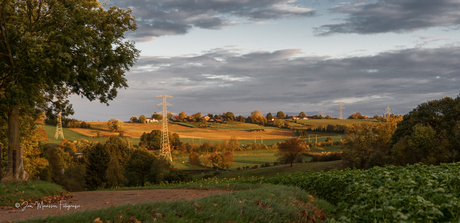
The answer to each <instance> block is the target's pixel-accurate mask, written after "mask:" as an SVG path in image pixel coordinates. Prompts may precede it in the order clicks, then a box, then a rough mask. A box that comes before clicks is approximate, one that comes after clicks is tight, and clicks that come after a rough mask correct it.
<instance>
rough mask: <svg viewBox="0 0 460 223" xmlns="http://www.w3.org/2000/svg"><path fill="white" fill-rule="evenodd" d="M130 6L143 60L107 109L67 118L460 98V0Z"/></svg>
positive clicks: (83, 105)
mask: <svg viewBox="0 0 460 223" xmlns="http://www.w3.org/2000/svg"><path fill="white" fill-rule="evenodd" d="M109 4H110V5H116V6H118V7H122V8H131V9H132V12H133V14H134V16H135V17H136V20H137V24H138V29H137V30H136V31H135V32H132V33H127V35H126V38H127V39H128V40H131V41H134V42H136V47H137V48H138V49H140V50H141V51H142V52H141V57H140V58H139V59H138V61H137V63H136V65H135V66H134V67H132V69H131V70H130V71H129V72H128V73H126V78H127V79H128V85H129V88H127V89H122V90H119V94H118V97H117V98H116V99H115V100H113V101H112V102H110V106H106V105H104V104H100V103H99V102H97V101H96V102H89V101H88V100H87V99H81V98H79V97H76V96H75V97H72V98H71V102H72V103H73V108H74V110H75V115H74V116H73V118H77V119H81V120H89V121H91V120H95V121H96V120H101V121H102V120H108V119H110V118H118V119H122V120H129V118H130V117H131V116H139V115H141V114H144V115H147V116H150V114H151V113H153V112H159V111H161V109H160V108H158V107H157V106H156V105H157V104H159V103H161V98H156V97H155V96H157V95H162V94H167V95H172V96H174V97H173V98H168V102H169V103H170V104H172V105H173V106H172V107H171V108H170V111H172V112H174V113H180V112H181V111H185V112H186V113H187V114H189V115H191V114H193V113H196V112H201V113H202V114H207V113H212V114H218V113H222V112H227V111H232V112H234V113H235V114H242V115H249V114H250V112H251V111H253V110H261V111H262V113H263V114H264V115H265V114H267V113H268V112H272V113H275V114H276V112H277V111H284V112H285V113H288V114H298V113H299V112H300V111H304V112H305V113H306V114H307V115H314V114H319V110H320V109H324V113H325V114H326V115H327V114H330V115H331V116H333V117H338V116H339V110H338V104H339V101H342V102H344V108H345V109H344V110H343V116H344V117H348V116H349V115H350V114H351V113H353V112H357V111H359V112H361V113H363V114H364V115H368V116H373V115H374V114H379V115H382V114H383V113H385V111H384V109H385V108H386V107H387V106H390V108H392V112H393V113H396V114H407V113H408V112H409V111H411V110H412V109H413V108H415V107H416V106H417V105H418V104H420V103H423V102H426V101H427V100H433V99H440V98H442V97H445V96H449V97H456V96H457V95H459V93H460V90H459V89H460V88H459V86H460V38H459V37H460V0H436V1H433V0H374V1H371V0H355V1H340V0H193V1H192V0H190V1H188V0H187V1H184V0H111V1H110V2H109Z"/></svg>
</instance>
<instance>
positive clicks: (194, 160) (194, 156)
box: [188, 152, 201, 169]
mask: <svg viewBox="0 0 460 223" xmlns="http://www.w3.org/2000/svg"><path fill="white" fill-rule="evenodd" d="M188 162H189V163H190V164H192V165H193V169H195V167H196V166H197V165H201V161H200V155H198V153H196V152H192V153H191V154H190V156H189V157H188Z"/></svg>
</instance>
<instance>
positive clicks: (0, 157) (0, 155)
mask: <svg viewBox="0 0 460 223" xmlns="http://www.w3.org/2000/svg"><path fill="white" fill-rule="evenodd" d="M2 153H3V151H2V145H1V144H0V182H1V181H2Z"/></svg>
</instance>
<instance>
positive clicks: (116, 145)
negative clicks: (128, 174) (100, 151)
mask: <svg viewBox="0 0 460 223" xmlns="http://www.w3.org/2000/svg"><path fill="white" fill-rule="evenodd" d="M104 146H105V148H106V149H107V151H108V152H109V153H110V155H111V156H115V157H116V158H117V159H118V163H119V164H120V165H121V166H123V165H124V164H125V163H126V161H128V159H129V157H130V156H131V154H132V153H133V143H132V142H131V140H129V139H127V138H121V137H118V136H111V137H109V138H108V139H107V141H105V145H104Z"/></svg>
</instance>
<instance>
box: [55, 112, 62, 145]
mask: <svg viewBox="0 0 460 223" xmlns="http://www.w3.org/2000/svg"><path fill="white" fill-rule="evenodd" d="M57 122H58V123H57V125H56V134H55V135H54V139H59V137H61V138H62V139H64V132H63V131H62V120H61V112H59V116H58V118H57Z"/></svg>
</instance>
